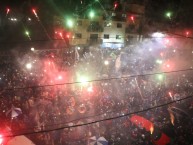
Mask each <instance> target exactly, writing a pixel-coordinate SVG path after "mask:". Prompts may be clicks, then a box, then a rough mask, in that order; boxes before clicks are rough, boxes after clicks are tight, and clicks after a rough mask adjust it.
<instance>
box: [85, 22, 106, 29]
mask: <svg viewBox="0 0 193 145" xmlns="http://www.w3.org/2000/svg"><path fill="white" fill-rule="evenodd" d="M87 32H103V27H102V26H101V25H100V24H99V23H98V22H96V21H92V22H91V23H90V25H89V26H88V28H87Z"/></svg>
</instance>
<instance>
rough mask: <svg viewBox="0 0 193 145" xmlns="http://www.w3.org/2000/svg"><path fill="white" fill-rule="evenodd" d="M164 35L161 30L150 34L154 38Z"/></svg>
mask: <svg viewBox="0 0 193 145" xmlns="http://www.w3.org/2000/svg"><path fill="white" fill-rule="evenodd" d="M164 36H165V35H164V34H163V33H161V32H155V33H153V34H152V37H154V38H163V37H164Z"/></svg>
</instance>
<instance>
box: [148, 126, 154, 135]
mask: <svg viewBox="0 0 193 145" xmlns="http://www.w3.org/2000/svg"><path fill="white" fill-rule="evenodd" d="M149 130H150V133H151V134H153V131H154V127H153V125H151V127H150V129H149Z"/></svg>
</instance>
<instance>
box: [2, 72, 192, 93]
mask: <svg viewBox="0 0 193 145" xmlns="http://www.w3.org/2000/svg"><path fill="white" fill-rule="evenodd" d="M186 71H193V69H182V70H173V71H165V72H156V73H148V74H137V75H128V76H124V77H112V78H105V79H96V80H90V81H86V82H85V83H90V82H101V81H110V80H120V79H128V78H133V77H139V76H152V75H159V74H170V73H178V72H186ZM80 83H82V82H79V81H77V82H69V83H61V84H48V85H39V86H29V87H20V88H19V87H18V88H6V89H3V90H5V91H6V90H23V89H32V88H33V89H35V88H43V87H52V86H62V85H73V84H80Z"/></svg>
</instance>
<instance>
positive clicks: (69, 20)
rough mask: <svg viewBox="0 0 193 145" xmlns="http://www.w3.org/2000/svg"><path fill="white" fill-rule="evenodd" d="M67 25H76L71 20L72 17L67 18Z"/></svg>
mask: <svg viewBox="0 0 193 145" xmlns="http://www.w3.org/2000/svg"><path fill="white" fill-rule="evenodd" d="M67 25H68V27H70V28H71V27H73V25H74V22H73V21H72V20H71V19H68V20H67Z"/></svg>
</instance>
